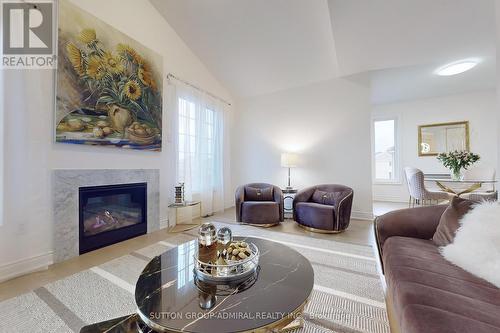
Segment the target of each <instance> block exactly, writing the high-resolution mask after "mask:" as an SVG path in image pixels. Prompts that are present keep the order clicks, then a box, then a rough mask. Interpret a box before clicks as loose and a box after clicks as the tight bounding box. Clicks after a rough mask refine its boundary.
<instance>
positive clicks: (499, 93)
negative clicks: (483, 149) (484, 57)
mask: <svg viewBox="0 0 500 333" xmlns="http://www.w3.org/2000/svg"><path fill="white" fill-rule="evenodd" d="M495 17H496V37H497V39H496V47H497V58H496V60H497V72H496V74H497V89H496V106H495V109H496V117H497V133H500V1H495ZM497 154H498V164H497V165H498V167H497V170H499V171H498V172H499V173H500V136H499V137H498V138H497Z"/></svg>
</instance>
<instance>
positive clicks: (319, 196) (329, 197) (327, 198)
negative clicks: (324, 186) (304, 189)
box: [311, 190, 335, 206]
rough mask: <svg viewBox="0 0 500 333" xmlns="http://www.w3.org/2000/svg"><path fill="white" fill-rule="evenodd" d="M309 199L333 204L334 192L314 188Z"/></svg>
mask: <svg viewBox="0 0 500 333" xmlns="http://www.w3.org/2000/svg"><path fill="white" fill-rule="evenodd" d="M311 201H312V202H314V203H318V204H322V205H330V206H334V205H335V193H332V192H325V191H320V190H315V191H314V193H313V195H312V197H311Z"/></svg>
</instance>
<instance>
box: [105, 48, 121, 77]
mask: <svg viewBox="0 0 500 333" xmlns="http://www.w3.org/2000/svg"><path fill="white" fill-rule="evenodd" d="M103 62H104V65H105V66H106V68H107V70H108V71H109V72H110V73H113V74H120V73H121V72H123V64H122V63H121V61H120V59H119V58H118V57H115V56H113V54H112V53H111V52H106V53H104V56H103Z"/></svg>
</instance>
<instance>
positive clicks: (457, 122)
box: [417, 121, 470, 156]
mask: <svg viewBox="0 0 500 333" xmlns="http://www.w3.org/2000/svg"><path fill="white" fill-rule="evenodd" d="M451 125H465V149H466V150H467V151H470V136H469V122H468V121H456V122H451V123H439V124H429V125H420V126H418V147H417V148H418V156H437V155H438V154H439V153H435V152H432V153H423V152H422V148H421V147H422V130H423V129H424V128H427V127H441V126H451Z"/></svg>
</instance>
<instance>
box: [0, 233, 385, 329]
mask: <svg viewBox="0 0 500 333" xmlns="http://www.w3.org/2000/svg"><path fill="white" fill-rule="evenodd" d="M216 224H218V227H220V226H229V227H230V228H231V229H233V234H235V235H245V236H254V237H261V238H266V239H269V240H273V241H277V242H280V243H283V244H285V245H288V246H290V247H291V248H294V249H295V250H297V251H298V252H300V253H301V254H302V255H304V256H305V257H306V258H308V259H309V261H310V262H311V264H312V266H313V268H314V273H315V287H314V290H313V294H312V297H311V300H310V302H309V303H308V305H307V307H306V309H305V313H304V319H305V325H304V327H303V328H301V329H299V330H296V331H294V333H299V332H300V333H323V332H338V333H341V332H342V333H343V332H346V333H356V332H370V333H371V332H373V333H389V332H390V330H389V324H388V320H387V314H386V308H385V302H384V295H383V291H382V285H381V283H380V279H379V276H378V275H377V268H376V261H375V255H374V251H373V249H372V247H370V246H364V245H356V244H350V243H343V242H337V241H333V240H321V239H313V238H310V237H307V236H301V235H292V234H288V233H283V232H276V231H272V230H270V229H260V228H254V227H248V226H241V225H234V224H231V225H227V224H224V223H216ZM195 235H196V230H192V231H189V232H186V233H180V234H172V235H170V237H167V238H166V239H165V240H164V241H161V242H158V243H156V244H153V245H150V246H148V247H145V248H143V249H141V250H138V251H135V252H132V253H130V254H128V255H125V256H123V257H120V258H117V259H115V260H112V261H109V262H107V263H104V264H102V265H100V266H96V267H93V268H91V269H89V270H86V271H82V272H80V273H77V274H75V275H72V276H70V277H68V278H65V279H62V280H58V281H55V282H53V283H50V284H48V285H45V286H43V287H41V288H38V289H36V290H34V291H32V292H30V293H27V294H24V295H21V296H18V297H15V298H12V299H9V300H6V301H4V302H1V303H0V332H2V333H3V332H5V333H7V332H9V333H14V332H22V333H25V332H30V333H35V332H40V333H47V332H79V330H80V328H81V327H82V326H85V325H87V324H91V323H95V322H99V321H105V320H109V319H111V318H116V317H120V316H124V315H127V314H130V313H133V312H135V309H136V307H135V303H134V289H135V283H136V281H137V279H138V277H139V274H140V273H141V271H142V270H143V268H144V267H145V265H146V264H147V263H148V262H149V260H151V259H152V258H153V257H155V256H157V255H159V254H161V253H163V252H165V251H167V250H168V249H170V248H172V247H174V246H176V245H178V244H182V243H184V242H187V241H190V240H192V239H193V238H195ZM332 238H333V237H332Z"/></svg>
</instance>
